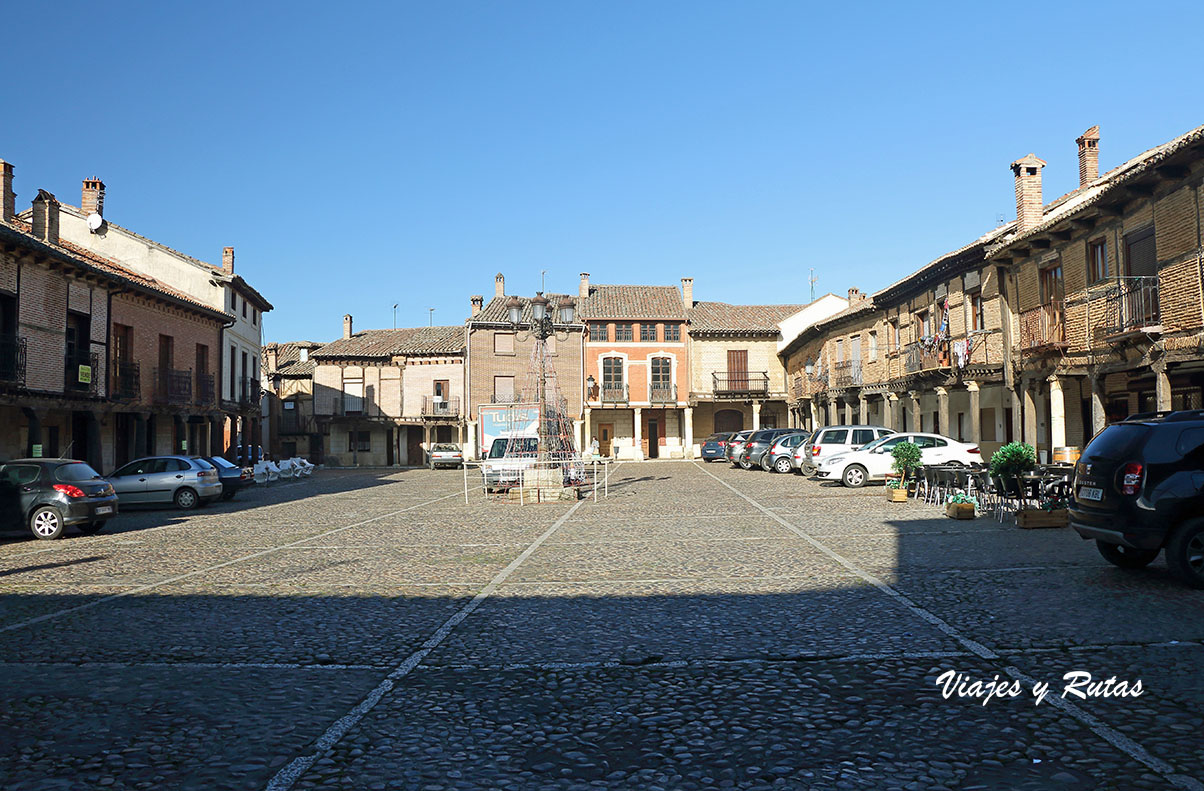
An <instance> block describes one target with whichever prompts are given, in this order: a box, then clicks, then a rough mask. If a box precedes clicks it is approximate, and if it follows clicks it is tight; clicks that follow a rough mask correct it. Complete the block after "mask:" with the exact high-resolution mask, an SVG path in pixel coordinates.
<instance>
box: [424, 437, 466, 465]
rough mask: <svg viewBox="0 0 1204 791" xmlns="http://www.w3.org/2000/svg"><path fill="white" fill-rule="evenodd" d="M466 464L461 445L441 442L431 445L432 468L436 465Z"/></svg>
mask: <svg viewBox="0 0 1204 791" xmlns="http://www.w3.org/2000/svg"><path fill="white" fill-rule="evenodd" d="M463 464H464V451H462V450H460V446H459V445H452V444H450V443H440V444H437V445H432V446H431V459H430V466H431V469H432V470H433V469H435V468H436V467H459V466H461V465H463Z"/></svg>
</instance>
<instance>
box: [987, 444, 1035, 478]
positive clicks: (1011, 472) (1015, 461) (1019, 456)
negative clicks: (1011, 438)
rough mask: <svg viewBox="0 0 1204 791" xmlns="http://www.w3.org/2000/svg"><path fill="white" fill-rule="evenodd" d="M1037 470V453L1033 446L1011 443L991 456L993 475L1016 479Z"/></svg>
mask: <svg viewBox="0 0 1204 791" xmlns="http://www.w3.org/2000/svg"><path fill="white" fill-rule="evenodd" d="M1036 468H1037V453H1036V451H1034V450H1033V446H1032V445H1027V444H1025V443H1023V442H1009V443H1008V444H1006V445H1004V446H1003V447H1002V448H1000V449H999V450H997V451H995V454H994V455H993V456H991V474H992V475H998V476H999V477H1001V478H1015V477H1017V476H1019V475H1021V474H1023V473H1026V472H1030V471H1032V470H1035V469H1036Z"/></svg>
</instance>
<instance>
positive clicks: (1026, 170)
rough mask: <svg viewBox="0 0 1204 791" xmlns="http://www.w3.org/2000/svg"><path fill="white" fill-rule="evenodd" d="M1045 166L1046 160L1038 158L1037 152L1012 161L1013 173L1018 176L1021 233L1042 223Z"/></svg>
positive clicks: (1017, 216)
mask: <svg viewBox="0 0 1204 791" xmlns="http://www.w3.org/2000/svg"><path fill="white" fill-rule="evenodd" d="M1043 167H1045V162H1043V161H1042V160H1040V159H1037V155H1036V154H1029V155H1028V156H1026V157H1024V158H1023V159H1017V160H1016V161H1015V162H1013V163H1012V173H1013V174H1014V175H1015V176H1016V220H1017V221H1018V224H1019V226H1020V227H1019V229H1018V230H1019V231H1020V232H1021V233H1023V232H1024V231H1027V230H1028V229H1030V228H1034V227H1036V226H1037V225H1039V224H1040V223H1041V207H1042V205H1043V203H1042V199H1041V168H1043Z"/></svg>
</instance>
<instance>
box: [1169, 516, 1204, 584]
mask: <svg viewBox="0 0 1204 791" xmlns="http://www.w3.org/2000/svg"><path fill="white" fill-rule="evenodd" d="M1166 562H1167V565H1169V566H1170V567H1171V571H1172V572H1173V573H1174V575H1175V576H1176V577H1178V578H1179V579H1180V581H1182V582H1183V583H1184V584H1185V585H1189V586H1190V587H1193V588H1204V519H1189V520H1188V521H1186V522H1184V523H1183V524H1181V525H1179V526H1178V527H1177V528H1175V532H1173V533H1171V540H1170V541H1168V542H1167V543H1166Z"/></svg>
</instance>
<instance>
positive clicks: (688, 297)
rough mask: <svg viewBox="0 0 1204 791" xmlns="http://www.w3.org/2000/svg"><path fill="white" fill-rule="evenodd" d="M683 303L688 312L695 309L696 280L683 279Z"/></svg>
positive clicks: (690, 278)
mask: <svg viewBox="0 0 1204 791" xmlns="http://www.w3.org/2000/svg"><path fill="white" fill-rule="evenodd" d="M681 301H682V304H684V305H685V306H686V310H690V309H692V308H693V307H694V278H692V277H683V278H682V279H681Z"/></svg>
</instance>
